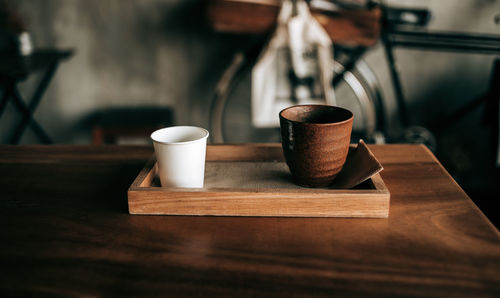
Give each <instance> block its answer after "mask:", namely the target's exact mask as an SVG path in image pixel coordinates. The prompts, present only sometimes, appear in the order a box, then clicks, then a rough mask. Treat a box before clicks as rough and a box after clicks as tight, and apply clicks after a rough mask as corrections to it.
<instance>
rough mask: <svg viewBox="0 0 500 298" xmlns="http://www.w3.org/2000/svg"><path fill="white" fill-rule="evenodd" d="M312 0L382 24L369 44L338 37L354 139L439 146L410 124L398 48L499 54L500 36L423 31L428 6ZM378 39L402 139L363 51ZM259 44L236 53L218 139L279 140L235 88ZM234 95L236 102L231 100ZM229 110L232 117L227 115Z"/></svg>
mask: <svg viewBox="0 0 500 298" xmlns="http://www.w3.org/2000/svg"><path fill="white" fill-rule="evenodd" d="M309 4H310V7H311V10H312V11H316V12H319V13H322V14H324V15H327V16H328V15H338V14H351V16H352V15H353V13H358V14H359V13H370V14H371V15H373V16H374V19H375V20H376V21H377V22H378V24H379V27H378V28H376V29H378V32H376V33H375V34H374V36H373V38H372V39H371V40H370V42H366V41H365V42H364V43H363V42H358V44H355V43H354V44H353V43H346V44H343V43H342V42H339V40H338V39H335V40H336V41H337V43H335V60H336V63H335V69H334V70H333V71H334V72H335V77H334V79H333V81H332V87H333V88H335V93H336V94H337V95H338V96H337V99H338V100H339V102H338V103H337V104H338V105H340V106H343V107H347V108H349V109H351V110H353V112H354V114H355V119H357V122H355V123H354V125H353V138H363V139H365V141H367V142H372V143H383V142H394V141H401V139H402V138H404V139H405V141H407V142H422V143H427V145H428V146H429V147H431V149H432V147H433V146H435V141H434V140H433V135H432V133H430V132H429V131H428V130H427V129H425V128H422V127H414V126H411V125H410V123H409V120H408V115H407V114H408V112H407V108H406V101H405V97H404V92H403V88H402V85H401V81H400V78H399V74H398V71H397V69H396V67H395V64H396V61H395V57H394V53H393V51H394V49H395V48H396V47H417V48H421V49H432V50H447V51H470V52H474V53H483V54H494V55H498V54H499V53H500V36H496V35H478V34H463V33H450V32H428V31H423V29H425V27H426V25H427V24H428V22H429V19H430V17H431V13H430V12H429V11H428V10H426V9H406V8H405V9H403V8H394V7H387V6H385V5H384V4H383V3H382V2H376V1H365V3H362V4H355V5H353V4H352V3H347V4H346V3H345V2H343V1H331V2H330V1H310V2H309ZM377 16H378V17H377ZM377 33H378V34H377ZM264 40H265V38H262V40H260V42H262V43H263V41H264ZM335 40H334V41H335ZM358 41H359V40H358ZM377 41H380V42H381V43H382V44H383V46H384V50H385V55H386V58H387V61H388V64H389V70H390V75H391V80H392V87H393V89H394V93H395V96H396V103H397V110H398V115H399V118H400V122H401V124H402V126H403V127H404V128H405V133H404V135H403V136H402V137H398V138H399V139H390V138H389V137H388V133H387V132H388V127H387V121H386V116H387V115H386V111H385V100H384V98H383V96H382V93H381V89H380V85H379V83H378V81H377V79H376V76H375V74H374V71H373V70H371V69H370V67H369V66H368V65H367V64H366V63H365V62H364V61H363V60H362V57H363V55H364V54H365V53H366V52H367V51H368V50H369V49H370V48H371V47H373V46H374V45H375V43H376V42H377ZM256 48H257V49H259V47H258V46H255V47H254V48H252V49H251V50H249V51H243V52H241V53H237V54H236V55H235V56H234V59H233V61H232V63H231V64H230V66H229V67H228V68H227V70H226V72H225V73H224V75H223V76H222V78H221V80H220V81H219V84H218V85H217V88H216V92H215V96H214V100H213V104H212V110H211V119H210V124H211V125H210V126H211V131H212V136H213V138H212V140H213V141H214V142H224V141H226V142H227V141H229V142H239V141H264V142H267V141H273V142H274V141H279V128H272V129H256V128H250V129H248V126H249V123H250V117H249V116H248V115H249V113H248V111H250V105H249V100H246V99H245V96H246V97H248V95H247V94H245V93H244V92H245V91H242V90H238V88H236V87H235V86H237V85H238V84H240V83H241V82H242V81H245V80H247V81H248V79H249V71H248V70H249V69H251V67H252V65H253V63H254V62H255V60H256V55H255V54H256V53H258V50H256ZM240 89H241V86H240ZM230 93H231V95H232V97H231V100H229V98H230V97H229V94H230ZM247 93H248V92H247ZM229 113H231V114H232V115H231V116H229V117H228V114H229ZM235 115H236V116H235ZM245 129H246V130H245Z"/></svg>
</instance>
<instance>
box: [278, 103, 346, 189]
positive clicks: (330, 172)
mask: <svg viewBox="0 0 500 298" xmlns="http://www.w3.org/2000/svg"><path fill="white" fill-rule="evenodd" d="M279 117H280V128H281V144H282V146H283V153H284V155H285V160H286V163H287V165H288V167H289V168H290V172H291V174H292V178H293V180H294V182H295V183H297V184H299V185H302V186H307V187H323V186H328V185H329V184H331V183H332V182H333V180H334V179H335V177H336V176H337V174H338V173H339V172H340V171H341V170H342V166H343V165H344V163H345V161H346V158H347V153H348V152H349V144H350V141H351V131H352V122H353V119H354V116H353V114H352V112H350V111H349V110H346V109H343V108H340V107H336V106H329V105H297V106H292V107H289V108H286V109H284V110H282V111H281V112H280V114H279Z"/></svg>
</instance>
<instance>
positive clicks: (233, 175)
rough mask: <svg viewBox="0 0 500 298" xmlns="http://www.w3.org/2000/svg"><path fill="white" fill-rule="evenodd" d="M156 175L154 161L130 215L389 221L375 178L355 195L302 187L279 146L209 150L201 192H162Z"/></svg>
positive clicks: (140, 181) (133, 190)
mask: <svg viewBox="0 0 500 298" xmlns="http://www.w3.org/2000/svg"><path fill="white" fill-rule="evenodd" d="M156 174H157V167H156V160H155V159H154V157H153V158H152V159H151V160H149V161H148V163H147V164H146V165H145V167H144V168H143V169H142V171H141V172H140V173H139V175H138V176H137V178H136V179H135V181H134V182H133V183H132V185H131V186H130V188H129V190H128V206H129V213H130V214H164V215H213V216H288V217H372V218H386V217H388V216H389V201H390V193H389V191H388V190H387V188H386V186H385V184H384V181H383V180H382V178H381V177H380V175H379V174H375V175H374V176H372V178H371V179H369V180H367V181H365V182H364V183H362V184H360V185H359V186H357V187H356V188H354V189H327V188H305V187H300V186H297V185H295V184H294V183H293V182H292V181H291V176H290V174H289V171H288V168H287V166H286V164H285V162H284V161H283V156H282V153H281V146H280V145H279V144H248V145H208V146H207V163H206V166H205V185H204V188H198V189H190V188H164V187H161V186H160V183H159V179H158V177H157V175H156Z"/></svg>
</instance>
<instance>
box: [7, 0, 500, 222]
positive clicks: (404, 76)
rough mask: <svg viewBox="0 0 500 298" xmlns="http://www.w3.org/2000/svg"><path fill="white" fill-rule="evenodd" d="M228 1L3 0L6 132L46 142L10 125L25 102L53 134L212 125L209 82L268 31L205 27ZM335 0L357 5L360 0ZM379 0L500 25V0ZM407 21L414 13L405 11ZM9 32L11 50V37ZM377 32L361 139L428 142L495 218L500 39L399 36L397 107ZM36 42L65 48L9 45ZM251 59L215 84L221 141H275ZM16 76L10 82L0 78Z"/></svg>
mask: <svg viewBox="0 0 500 298" xmlns="http://www.w3.org/2000/svg"><path fill="white" fill-rule="evenodd" d="M224 2H231V1H222V0H220V1H201V0H148V1H138V0H136V1H132V0H104V1H103V0H99V1H98V0H87V1H77V0H44V1H41V0H3V1H1V2H0V4H1V11H0V17H1V18H2V20H1V26H2V28H1V30H2V31H1V32H2V36H4V37H2V40H1V43H0V45H1V47H2V49H1V52H2V55H1V56H2V58H1V59H2V60H1V61H2V62H1V64H2V66H1V67H0V68H1V70H2V71H3V72H4V73H5V74H4V73H2V75H1V76H2V80H3V85H2V91H1V92H2V93H1V94H2V111H1V114H0V141H1V143H3V144H8V143H13V142H14V141H15V143H20V144H38V143H43V140H41V139H40V137H39V135H37V133H36V130H37V129H36V127H33V125H29V124H25V125H24V126H25V127H24V129H20V128H19V127H20V126H22V125H21V123H22V121H23V119H24V120H25V119H26V118H29V116H28V114H27V113H26V111H31V112H32V113H33V117H34V119H35V121H36V124H35V125H34V126H37V125H38V126H40V128H41V129H42V130H43V131H44V133H45V134H46V135H47V136H48V137H49V139H47V140H46V141H51V142H53V143H57V144H103V143H120V144H135V143H144V142H145V143H148V139H147V133H148V132H149V131H150V130H152V129H154V128H156V127H159V126H165V125H173V124H175V125H182V124H189V125H198V126H202V127H207V128H210V129H211V130H212V129H214V122H213V121H214V119H213V117H214V115H213V113H214V101H215V100H217V96H218V95H220V94H218V93H217V92H216V90H219V91H220V89H217V87H218V86H219V87H220V86H221V85H220V84H221V81H220V80H221V77H223V74H224V73H227V72H228V67H229V66H230V65H235V63H236V64H237V62H235V61H237V58H235V54H236V53H238V52H240V51H243V53H245V54H246V55H247V56H245V57H250V58H248V59H247V60H246V61H248V62H249V64H250V65H251V63H252V61H253V62H254V60H252V59H255V57H256V54H255V53H259V51H260V49H261V46H262V45H263V44H264V42H265V40H266V38H267V37H268V32H267V31H266V32H267V33H266V32H263V31H265V30H261V31H262V32H260V31H259V32H257V33H256V32H253V33H252V32H250V33H252V34H250V33H249V32H235V31H238V30H231V28H229V29H228V28H223V26H219V27H217V26H214V24H217V22H218V21H219V18H224V14H223V13H221V14H218V13H219V12H217V11H215V10H210V9H214V7H215V8H221V9H224V8H227V7H225V6H217V5H223V4H224ZM236 2H238V1H236ZM250 2H252V1H250ZM253 2H255V3H257V4H259V3H261V4H262V3H264V4H265V5H268V4H269V5H271V6H274V7H275V9H274V10H272V13H271V15H273V13H274V14H276V13H277V9H278V8H279V1H272V0H260V1H257V0H255V1H253ZM313 2H314V1H313ZM333 2H335V3H334V4H336V5H339V4H340V5H341V6H342V5H345V7H343V8H346V7H348V6H349V5H351V6H352V8H353V9H359V6H360V5H366V4H367V2H368V1H355V0H354V1H333ZM221 3H223V4H221ZM318 3H319V2H318ZM226 4H227V3H226ZM320 4H321V3H320ZM323 4H324V3H323ZM383 4H384V7H385V6H387V7H396V8H402V9H404V8H411V9H420V10H425V11H428V12H430V14H429V15H428V17H427V19H426V23H425V28H424V29H418V30H417V31H422V30H423V31H439V32H458V33H460V34H473V35H476V34H480V35H487V36H490V35H492V34H499V33H500V25H499V22H500V2H499V1H495V0H463V1H456V0H418V1H417V0H406V1H403V0H399V1H396V0H391V1H384V2H383ZM325 7H326V8H325V9H326V10H329V9H331V7H328V5H326V6H325ZM337 8H338V7H337ZM335 9H336V8H334V10H335ZM229 11H230V13H231V15H230V16H229V19H231V18H232V19H233V20H235V21H234V22H236V23H238V22H239V20H240V19H239V18H242V19H243V18H244V16H245V14H246V13H247V12H246V11H244V10H240V11H239V12H238V10H236V11H234V10H233V11H231V10H229ZM337 13H338V12H330V14H328V13H326V15H327V16H328V15H330V16H331V15H333V16H334V17H335V15H336V14H337ZM240 14H241V15H240ZM400 16H401V15H400ZM372 17H373V16H372ZM376 17H377V16H376ZM402 17H403V19H404V17H405V15H403V16H402ZM226 19H227V16H226ZM407 19H408V18H407ZM259 20H260V19H256V20H255V22H256V23H258V22H259ZM377 20H378V19H377ZM408 21H409V22H412V21H414V20H413V19H412V17H411V15H410V17H409V20H408ZM417 21H418V20H417ZM243 24H244V23H243ZM219 25H220V24H219ZM257 25H258V24H257ZM391 25H392V24H382V25H381V26H382V27H383V26H387V27H386V28H392V26H391ZM259 26H261V27H262V26H263V27H266V26H265V24H264V25H262V24H260V25H259ZM371 29H373V28H371ZM371 29H370V30H371ZM252 30H253V29H251V30H248V31H252ZM259 30H260V29H259ZM240 31H245V30H240ZM254 31H258V29H255V30H254ZM23 33H27V35H26V34H25V35H23ZM381 36H383V35H381ZM381 36H377V37H381ZM12 39H14V44H16V45H17V49H14V50H12V49H11V43H12ZM375 41H376V42H375V43H373V44H370V45H369V46H367V47H366V48H363V51H362V57H361V59H362V61H363V63H366V65H367V66H368V68H369V69H370V71H371V72H372V73H373V75H374V78H375V81H376V84H377V87H378V89H377V90H378V91H377V92H379V96H380V97H381V98H382V99H381V100H382V102H383V106H382V107H380V106H377V108H378V109H379V110H381V111H382V112H381V113H383V118H384V123H383V128H380V127H379V128H378V130H377V132H378V133H377V134H376V135H370V136H368V138H369V141H370V142H372V143H400V142H409V143H413V142H423V143H425V144H426V145H427V146H429V147H430V148H431V149H432V150H433V152H434V153H435V154H436V156H437V157H438V159H439V160H440V161H441V162H442V163H443V165H444V166H445V168H446V169H447V170H448V171H449V172H450V174H451V175H452V176H453V177H454V178H455V179H456V180H457V182H458V183H459V184H460V185H461V186H462V188H464V190H465V191H466V192H467V193H468V194H469V196H471V198H472V199H473V200H474V201H475V202H476V204H477V205H478V206H479V207H480V208H481V209H482V210H483V211H484V212H485V213H486V215H487V216H488V217H490V219H492V220H493V221H494V223H495V224H496V225H497V226H498V219H497V217H498V214H497V213H498V211H497V210H498V209H496V202H497V201H498V200H499V199H500V191H499V189H498V187H497V185H496V184H498V182H500V174H499V165H498V163H497V159H498V126H499V124H498V115H499V114H500V111H499V110H498V100H499V98H498V93H496V96H497V98H496V100H483V99H484V97H485V96H486V95H491V94H492V93H494V92H498V88H497V89H496V91H495V90H493V91H492V89H495V88H494V86H495V84H494V82H495V81H494V77H495V75H494V74H495V63H496V61H497V60H498V59H500V54H499V53H498V48H496V49H497V52H496V53H495V52H494V51H493V52H492V51H489V52H487V53H484V52H481V51H467V50H465V51H443V50H436V49H422V48H415V47H401V48H399V47H397V48H394V50H393V51H392V53H393V55H394V57H393V58H394V59H395V61H396V63H395V64H394V66H395V69H396V70H397V71H398V72H399V79H400V83H401V89H402V92H403V93H404V100H405V102H404V103H405V105H406V112H407V115H406V117H405V119H404V120H401V116H402V115H401V110H400V108H399V105H398V98H397V97H398V94H397V91H395V88H394V81H393V79H392V78H391V68H390V63H388V62H389V61H388V56H387V53H386V49H385V48H384V45H383V43H382V41H381V40H380V38H379V39H378V40H375ZM475 42H476V43H479V44H481V43H482V42H481V40H479V41H477V40H476V41H475ZM497 42H498V37H497ZM333 43H334V45H335V44H336V40H335V39H334V40H333ZM484 43H486V41H485V42H484ZM23 47H24V48H23ZM348 48H349V47H348ZM42 49H44V50H47V49H48V50H54V51H56V52H55V53H56V54H57V53H59V54H60V55H59V56H58V55H56V56H50V55H49V56H47V55H46V56H43V55H42V56H40V57H42V58H43V59H42V58H40V59H42V60H44V59H45V60H47V59H49V60H50V61H52V64H49V66H48V70H47V69H46V68H47V67H46V65H44V64H43V63H44V61H41V62H39V61H38V60H36V59H32V60H29V58H28V59H25V58H23V59H18V58H13V57H15V56H16V53H14V52H16V51H17V56H19V52H22V51H25V53H24V54H25V55H24V56H27V57H29V55H30V53H35V52H37V51H38V50H42ZM356 49H357V48H354V50H356ZM350 50H351V53H352V47H351V48H350ZM248 53H251V54H248ZM252 55H253V56H252ZM21 56H23V53H21ZM44 57H45V58H44ZM47 57H48V58H47ZM54 59H55V60H54ZM235 59H236V60H235ZM54 61H56V62H57V63H54ZM19 63H20V65H22V66H24V68H25V69H24V71H23V73H22V74H21V75H19V77H17V76H16V75H17V74H16V73H15V71H14V70H15V69H17V68H18V67H19ZM54 65H56V66H57V67H54ZM249 69H250V70H251V67H250V68H248V67H247V69H246V70H244V69H243V70H242V71H240V72H239V74H238V80H236V82H232V85H231V86H232V89H231V90H230V91H228V92H227V94H224V96H225V99H224V100H225V104H224V111H223V116H221V117H222V118H223V119H224V122H223V124H221V125H222V126H223V127H222V130H223V131H225V133H226V135H225V136H224V139H223V141H226V142H265V141H279V136H277V134H276V129H267V130H256V129H255V128H253V127H252V125H251V121H250V120H249V119H250V116H249V115H250V110H249V109H250V88H251V81H250V70H249ZM354 72H356V70H353V73H354ZM13 77H15V78H16V79H15V80H14V81H15V86H16V90H17V91H15V92H14V91H12V90H11V89H9V88H12V86H11V85H9V84H7V83H5V82H12V80H13V79H12V78H13ZM497 79H498V77H497ZM9 80H10V81H9ZM496 82H498V81H496ZM218 84H219V85H218ZM498 85H499V84H496V86H498ZM9 86H10V87H9ZM341 88H342V87H339V90H338V97H339V98H340V100H344V101H346V102H344V103H343V104H345V105H349V101H350V99H349V98H350V96H353V95H349V91H342V90H341ZM37 91H38V93H39V94H38V96H37ZM9 92H14V93H16V92H18V94H17V95H18V97H19V98H21V99H22V100H23V101H24V102H25V106H24V108H23V106H22V105H20V104H19V103H18V104H16V103H15V102H14V101H7V100H6V99H5V98H6V95H9ZM219 93H220V92H219ZM339 94H340V95H339ZM344 94H345V96H344ZM37 97H38V99H37ZM342 98H344V99H342ZM30 99H31V100H35V102H33V103H32V102H31V101H30ZM495 101H496V105H495ZM352 108H353V109H356V107H352ZM23 109H24V113H23ZM495 109H496V110H495ZM379 112H380V111H379ZM359 118H361V117H359ZM492 119H493V120H492ZM495 121H496V122H495ZM28 123H29V122H28ZM360 125H362V124H360ZM378 125H379V124H378ZM409 127H411V128H412V129H408V128H409ZM33 128H34V129H33ZM16 131H22V133H21V134H20V135H19V136H18V137H17V138H16V137H15V136H13V134H15V132H16ZM141 133H142V134H141ZM495 134H496V136H495ZM364 138H367V136H364ZM212 141H221V140H220V139H219V140H214V139H212Z"/></svg>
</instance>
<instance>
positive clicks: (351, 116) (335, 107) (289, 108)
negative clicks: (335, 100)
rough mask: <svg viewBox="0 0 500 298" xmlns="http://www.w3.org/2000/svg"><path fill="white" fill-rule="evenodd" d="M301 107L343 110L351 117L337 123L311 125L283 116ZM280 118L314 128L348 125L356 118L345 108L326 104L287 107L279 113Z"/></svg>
mask: <svg viewBox="0 0 500 298" xmlns="http://www.w3.org/2000/svg"><path fill="white" fill-rule="evenodd" d="M299 107H315V108H320V107H323V108H334V109H338V110H343V111H345V112H348V113H349V114H350V116H349V118H347V119H346V120H342V121H336V122H328V123H311V122H304V121H296V120H292V119H289V118H286V117H285V116H283V113H284V112H285V111H287V110H291V109H295V108H299ZM279 116H280V118H282V119H283V120H286V121H289V122H292V123H295V124H300V125H314V126H336V125H341V124H345V123H348V122H350V121H352V120H353V118H354V114H353V113H352V112H351V111H350V110H348V109H345V108H342V107H339V106H333V105H325V104H303V105H293V106H290V107H287V108H284V109H283V110H281V111H280V113H279Z"/></svg>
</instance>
